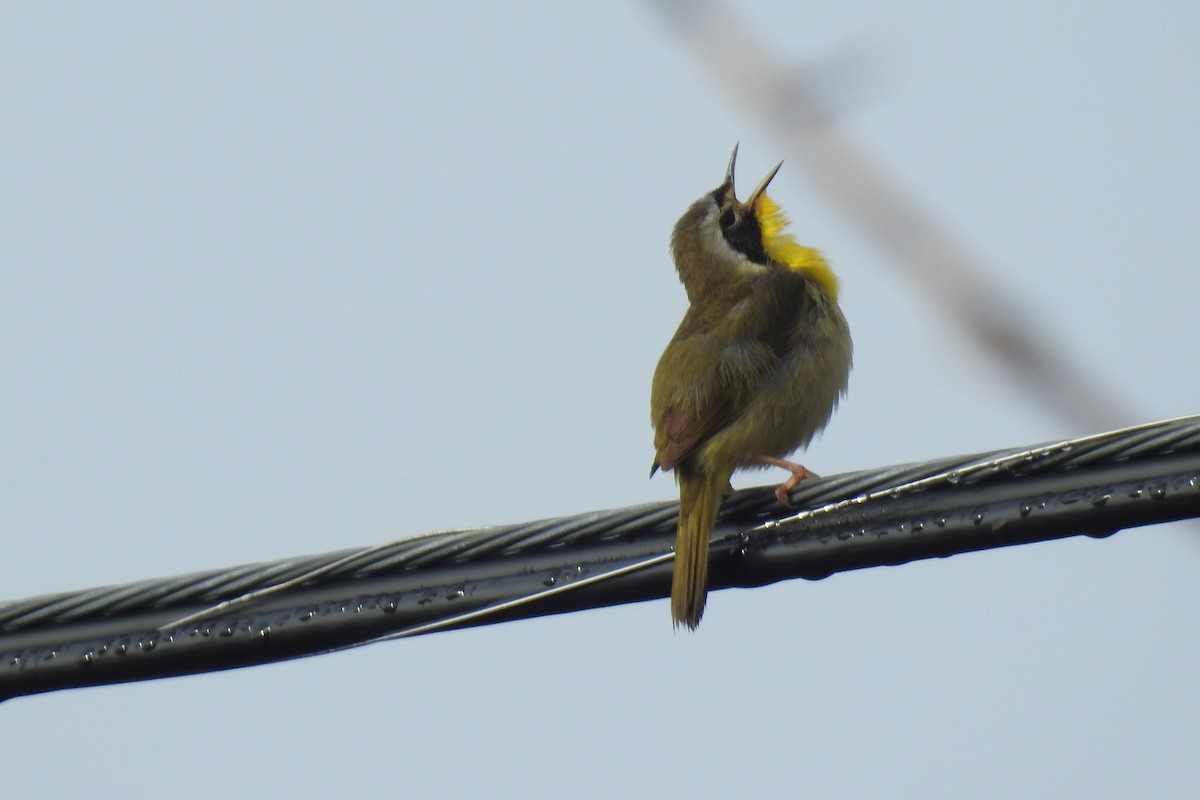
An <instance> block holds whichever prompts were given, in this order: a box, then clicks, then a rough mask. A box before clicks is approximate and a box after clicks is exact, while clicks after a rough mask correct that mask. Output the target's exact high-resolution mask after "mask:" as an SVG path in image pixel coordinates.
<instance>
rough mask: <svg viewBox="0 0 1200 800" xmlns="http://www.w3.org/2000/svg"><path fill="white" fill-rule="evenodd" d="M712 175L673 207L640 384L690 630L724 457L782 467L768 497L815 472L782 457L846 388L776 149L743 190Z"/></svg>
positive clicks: (831, 297) (827, 301)
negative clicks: (680, 207)
mask: <svg viewBox="0 0 1200 800" xmlns="http://www.w3.org/2000/svg"><path fill="white" fill-rule="evenodd" d="M737 154H738V148H737V146H736V145H735V146H734V148H733V155H731V156H730V158H729V166H728V168H727V169H726V171H725V180H724V181H723V182H722V183H721V185H720V186H718V187H717V188H716V189H714V190H713V191H711V192H709V193H708V194H705V195H704V196H703V197H701V198H700V199H699V200H697V201H696V202H694V203H692V205H691V207H689V208H688V210H687V211H686V212H684V214H683V216H682V217H680V218H679V221H678V222H677V223H676V224H675V228H674V230H673V232H672V234H671V254H672V257H673V259H674V262H675V268H676V271H677V272H678V273H679V280H680V283H682V284H683V289H684V292H685V294H686V295H687V299H688V308H687V311H686V312H685V313H684V316H683V320H682V321H681V322H680V324H679V327H678V329H677V330H676V331H675V335H674V336H673V337H672V338H671V341H670V342H669V343H668V344H667V346H666V349H665V350H664V351H663V354H662V356H661V357H660V359H659V361H658V366H657V367H656V368H655V371H654V378H653V382H652V384H651V392H650V415H651V422H652V424H653V426H654V451H655V452H654V463H653V465H652V466H651V469H650V475H651V476H653V475H654V473H655V472H656V471H658V470H662V471H664V472H666V471H673V472H674V473H675V478H676V481H677V483H678V484H679V522H678V530H677V532H676V536H675V563H674V572H673V576H672V581H671V618H672V623H673V627H675V628H676V629H678V627H679V626H681V625H682V626H684V627H686V628H688V629H691V630H694V629H695V628H696V626H698V625H699V624H700V618H701V616H702V615H703V614H704V606H705V602H706V600H707V597H708V560H709V539H710V537H711V535H712V531H713V527H714V525H715V524H716V517H717V512H718V511H719V510H720V506H721V501H722V500H723V498H724V496H725V494H726V493H727V491H729V490H731V485H730V483H729V481H730V478H731V477H732V475H733V472H734V470H736V469H739V468H762V467H766V466H775V467H782V468H784V469H787V470H789V471H790V472H791V473H792V474H791V477H790V478H788V479H787V480H786V481H784V482H783V483H782V484H780V486H779V488H778V489H777V490H776V493H775V494H776V498H777V499H778V500H779V501H780V503H782V504H784V505H788V506H790V502H789V500H788V494H789V492H790V491H791V490H792V489H793V488H794V487H795V486H796V485H797V484H798V483H799V482H800V481H802V480H804V479H805V478H809V477H814V476H815V473H812V472H810V471H809V470H808V469H806V468H805V467H803V466H801V465H800V464H796V463H793V462H791V461H787V460H785V457H786V456H788V455H789V454H790V453H792V452H793V451H794V450H796V449H798V448H800V447H803V446H806V445H807V444H808V443H809V442H810V441H811V440H812V438H813V436H814V435H816V434H817V433H818V432H819V431H821V430H822V429H824V427H825V426H826V424H827V423H828V422H829V419H830V417H831V416H832V414H833V411H834V409H835V408H836V407H837V405H838V402H839V401H840V400H841V398H842V397H843V396H844V394H845V392H846V387H847V383H848V380H849V376H850V369H851V365H852V354H853V343H852V341H851V338H850V327H849V325H848V323H847V322H846V318H845V316H844V315H843V314H842V310H841V308H840V306H839V305H838V279H837V277H836V276H835V275H834V273H833V270H832V269H831V268H830V267H829V264H828V263H827V262H826V260H825V258H824V256H822V255H821V253H820V252H819V251H817V250H815V249H813V248H811V247H806V246H804V245H801V244H799V243H798V242H797V241H796V240H795V239H794V238H793V237H792V236H791V235H790V234H789V233H788V232H787V227H788V225H789V221H788V219H787V218H786V217H785V216H784V213H783V210H782V209H781V208H780V207H779V206H778V205H777V204H776V203H775V202H774V201H773V200H772V199H771V198H770V197H768V196H767V193H766V189H767V185H768V184H769V183H770V182H771V180H772V179H773V178H774V177H775V175H776V174H777V173H778V172H779V170H780V168H781V167H782V166H783V162H782V161H780V162H779V163H778V164H776V165H775V167H774V168H773V169H772V170H771V171H770V172H769V173H768V174H767V176H766V177H765V178H764V179H763V180H762V182H761V183H760V184H759V185H758V187H757V188H756V189H755V190H754V191H753V192H751V193H750V195H749V197H748V198H747V199H746V201H745V202H739V201H738V199H737V194H736V192H735V191H734V169H735V167H736V165H737Z"/></svg>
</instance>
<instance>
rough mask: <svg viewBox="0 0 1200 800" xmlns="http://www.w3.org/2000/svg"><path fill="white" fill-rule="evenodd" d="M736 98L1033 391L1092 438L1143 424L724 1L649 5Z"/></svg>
mask: <svg viewBox="0 0 1200 800" xmlns="http://www.w3.org/2000/svg"><path fill="white" fill-rule="evenodd" d="M650 5H651V6H653V7H654V8H655V9H656V10H657V11H658V12H659V13H660V15H661V16H662V18H663V19H664V20H665V21H666V23H667V26H668V28H669V29H670V30H671V32H672V33H673V34H674V35H675V36H677V37H678V38H679V39H680V40H681V41H682V42H683V43H684V44H685V45H686V46H687V47H688V49H689V50H690V51H691V53H692V55H693V56H694V57H695V58H696V60H697V61H698V62H699V63H700V65H701V66H702V67H703V68H704V70H705V72H706V73H707V75H708V76H709V78H710V79H711V80H712V82H713V84H714V85H715V86H717V87H718V88H719V89H720V90H722V92H723V93H724V94H725V96H726V97H727V98H729V99H730V100H731V101H733V102H734V103H736V104H737V105H739V106H740V107H741V108H742V109H744V110H745V111H746V112H747V113H748V114H750V116H751V117H752V118H754V119H755V120H757V121H758V122H759V123H760V124H761V125H762V126H763V127H765V128H766V129H767V130H768V131H769V132H770V134H771V135H772V136H774V137H775V138H776V139H777V140H778V141H780V142H781V143H782V144H783V147H784V150H785V153H786V154H787V155H788V157H789V160H790V161H794V162H795V163H799V164H800V165H801V166H802V168H803V169H804V171H805V174H806V176H807V178H808V180H809V182H810V183H811V185H812V186H814V187H815V188H816V189H817V190H818V191H819V192H821V193H822V195H823V196H824V198H825V199H826V200H827V201H828V202H829V203H830V204H831V205H832V206H833V207H834V208H835V209H837V210H838V211H839V212H840V213H841V214H842V215H843V216H844V217H845V218H846V219H847V220H849V221H850V223H851V224H853V225H854V226H855V227H856V228H857V229H858V230H859V231H861V232H862V233H863V235H865V236H866V238H867V239H868V240H870V241H871V242H872V243H874V244H875V245H876V246H877V247H878V248H879V250H880V251H881V252H883V253H884V254H885V255H886V256H887V257H888V259H889V260H890V261H891V262H892V263H893V264H894V265H895V266H897V267H899V268H900V269H901V270H902V271H903V272H904V273H905V274H906V275H907V276H908V277H909V278H910V279H911V280H912V282H913V283H914V284H916V285H917V286H919V287H920V288H921V289H922V290H924V291H925V292H926V293H927V294H928V295H929V296H930V297H931V298H932V299H933V300H934V301H935V302H936V303H937V304H938V306H939V307H941V309H942V310H943V311H944V312H945V313H946V314H947V315H948V316H949V317H950V318H951V319H953V320H954V322H955V323H956V324H957V325H958V326H959V327H960V328H962V329H963V330H964V331H966V333H967V335H968V336H969V337H970V338H971V339H972V340H973V341H974V342H975V344H976V345H978V346H979V347H980V348H981V349H982V350H984V352H986V353H987V354H988V355H990V356H991V357H992V358H993V359H995V360H996V361H997V362H998V363H999V364H1000V365H1001V366H1002V367H1003V368H1004V369H1005V370H1006V371H1008V372H1009V373H1010V374H1011V375H1012V376H1013V377H1014V378H1015V379H1016V380H1017V381H1019V383H1020V385H1021V386H1022V387H1023V388H1024V389H1025V391H1026V392H1027V393H1028V394H1029V395H1030V396H1032V397H1036V398H1039V400H1040V401H1041V403H1042V404H1043V405H1044V406H1045V407H1046V408H1047V409H1049V410H1051V411H1053V412H1054V413H1056V414H1057V415H1058V417H1059V419H1061V420H1064V421H1065V422H1067V423H1068V424H1070V425H1072V426H1081V427H1082V428H1083V429H1085V430H1086V429H1093V430H1095V429H1100V428H1109V427H1113V426H1115V425H1120V424H1122V423H1123V422H1125V421H1127V420H1129V419H1132V418H1134V415H1133V414H1132V413H1131V412H1130V410H1129V409H1128V408H1127V407H1126V404H1125V403H1124V402H1122V401H1121V400H1120V399H1119V398H1118V397H1117V396H1116V394H1115V393H1114V391H1113V389H1112V388H1111V387H1110V386H1109V385H1107V384H1105V383H1104V382H1103V381H1101V380H1100V379H1098V378H1097V377H1096V376H1095V375H1092V374H1090V373H1088V372H1087V371H1086V370H1084V369H1083V368H1082V367H1081V366H1080V365H1079V364H1078V363H1076V360H1075V359H1073V358H1072V357H1071V356H1070V354H1069V353H1067V352H1065V351H1063V350H1062V349H1060V348H1058V347H1056V346H1055V341H1056V337H1054V336H1051V335H1050V334H1049V333H1047V332H1046V330H1045V328H1044V326H1043V325H1042V324H1040V323H1039V321H1038V320H1037V319H1035V318H1034V317H1033V315H1031V314H1030V313H1029V311H1028V309H1027V306H1026V304H1024V303H1022V302H1021V301H1020V299H1019V298H1017V297H1016V296H1015V295H1014V294H1013V293H1012V292H1010V291H1008V290H1007V289H1006V288H1005V287H1004V286H1002V285H1000V284H998V283H997V282H996V281H994V280H993V279H991V278H990V277H989V274H988V273H989V270H987V269H986V267H985V266H984V265H983V264H982V263H981V261H980V259H979V258H978V257H976V255H975V254H973V253H972V252H970V250H968V249H967V248H966V247H965V246H964V245H963V244H962V243H961V242H959V241H958V240H957V239H956V238H955V237H954V236H953V235H951V234H950V233H949V232H948V231H946V230H945V229H944V228H943V227H942V226H941V225H939V224H938V222H937V221H936V220H935V219H934V218H933V217H932V216H931V215H930V214H928V213H927V212H925V211H924V210H922V209H921V208H920V206H919V204H918V203H917V202H916V200H915V199H914V198H913V196H912V195H911V194H910V193H909V192H908V191H907V190H906V189H905V188H904V187H903V186H902V185H901V184H900V183H899V182H898V181H897V180H896V179H895V178H893V177H891V176H890V175H889V174H888V172H887V171H886V170H885V169H884V167H883V166H882V165H881V164H879V163H878V162H877V161H876V160H875V159H874V158H872V157H871V156H870V154H869V153H867V152H866V151H865V150H864V149H863V148H862V147H860V146H859V145H858V144H857V143H856V142H854V141H853V139H852V138H851V137H850V136H849V135H848V134H846V133H845V132H844V131H841V130H839V129H838V127H837V126H836V125H835V124H834V121H833V119H832V117H831V115H830V113H829V112H828V111H827V109H826V107H825V106H824V105H823V104H822V102H821V101H820V99H819V93H818V92H816V91H814V90H813V88H812V87H810V86H809V85H808V83H807V81H806V80H805V76H804V75H803V74H802V73H800V72H799V71H797V70H795V69H792V68H791V67H789V66H788V65H786V64H785V63H784V61H783V60H782V59H780V58H779V57H778V56H777V55H776V54H775V53H773V52H772V49H771V47H770V46H769V45H768V44H767V42H766V41H764V40H763V39H762V38H761V37H759V36H758V35H757V34H756V33H755V32H754V31H753V30H752V29H751V28H750V27H749V26H748V25H747V24H746V23H745V22H744V21H743V20H742V19H741V17H740V16H739V15H738V14H737V13H736V12H735V10H734V9H733V8H732V7H731V6H729V5H727V4H725V3H722V2H718V0H650Z"/></svg>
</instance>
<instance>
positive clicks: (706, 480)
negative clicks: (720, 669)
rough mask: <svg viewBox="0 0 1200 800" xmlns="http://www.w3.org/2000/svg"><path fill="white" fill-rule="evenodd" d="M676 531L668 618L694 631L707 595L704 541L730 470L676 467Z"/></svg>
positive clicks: (727, 481)
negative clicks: (669, 614) (677, 519)
mask: <svg viewBox="0 0 1200 800" xmlns="http://www.w3.org/2000/svg"><path fill="white" fill-rule="evenodd" d="M678 475H679V532H678V533H677V534H676V535H675V575H674V578H673V579H672V580H671V617H672V619H673V621H674V623H675V626H676V627H678V626H680V625H686V626H687V627H688V628H690V629H692V630H695V628H696V626H697V625H699V624H700V617H701V616H702V615H703V614H704V601H705V599H706V598H707V597H708V544H709V538H710V537H711V536H712V531H713V526H714V525H715V524H716V521H717V510H718V509H720V507H721V500H722V499H723V498H724V497H725V489H726V487H728V486H729V475H730V473H728V472H726V473H721V472H718V473H715V474H714V473H712V472H708V471H704V470H687V469H682V468H681V469H679V471H678Z"/></svg>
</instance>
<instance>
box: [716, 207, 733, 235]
mask: <svg viewBox="0 0 1200 800" xmlns="http://www.w3.org/2000/svg"><path fill="white" fill-rule="evenodd" d="M717 221H718V222H720V223H721V229H722V230H726V231H727V230H729V229H730V228H732V227H733V223H735V222H737V217H735V216H734V215H733V212H732V211H725V212H722V214H721V218H720V219H719V220H717Z"/></svg>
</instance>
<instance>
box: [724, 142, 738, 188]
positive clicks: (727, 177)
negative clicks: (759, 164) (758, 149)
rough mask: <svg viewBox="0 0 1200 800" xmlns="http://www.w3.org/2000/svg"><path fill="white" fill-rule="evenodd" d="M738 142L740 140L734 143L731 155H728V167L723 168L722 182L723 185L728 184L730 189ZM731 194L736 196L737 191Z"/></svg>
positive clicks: (735, 164)
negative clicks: (723, 180)
mask: <svg viewBox="0 0 1200 800" xmlns="http://www.w3.org/2000/svg"><path fill="white" fill-rule="evenodd" d="M738 144H741V142H738V143H737V144H735V145H734V146H733V155H731V156H730V157H729V167H728V168H727V169H726V170H725V183H724V185H725V186H728V187H729V188H730V190H732V189H733V168H734V167H736V166H737V151H738ZM733 196H734V197H737V192H734V193H733Z"/></svg>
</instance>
